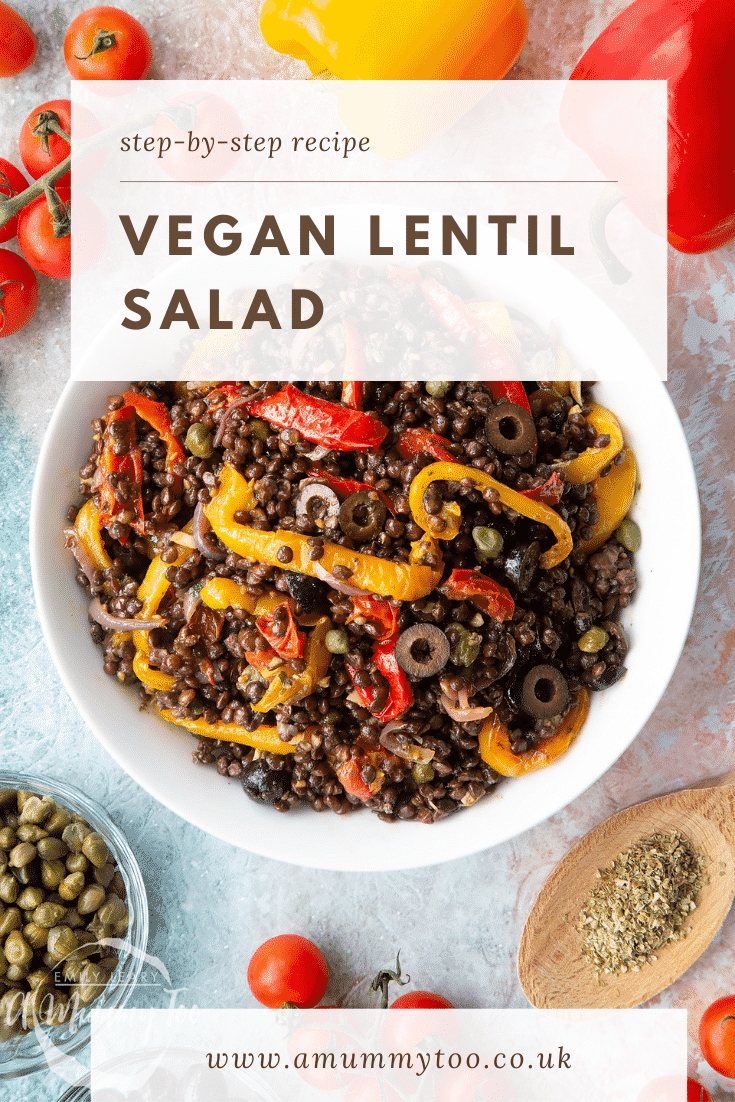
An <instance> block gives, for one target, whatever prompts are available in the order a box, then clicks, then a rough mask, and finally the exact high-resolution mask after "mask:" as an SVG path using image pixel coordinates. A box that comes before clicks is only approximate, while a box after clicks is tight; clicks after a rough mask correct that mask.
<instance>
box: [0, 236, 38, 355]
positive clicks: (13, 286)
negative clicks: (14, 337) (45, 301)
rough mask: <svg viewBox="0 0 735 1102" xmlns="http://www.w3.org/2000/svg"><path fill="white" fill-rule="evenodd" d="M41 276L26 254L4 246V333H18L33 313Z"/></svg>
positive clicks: (0, 322)
mask: <svg viewBox="0 0 735 1102" xmlns="http://www.w3.org/2000/svg"><path fill="white" fill-rule="evenodd" d="M37 302H38V280H37V279H36V276H35V273H34V272H33V270H32V269H31V268H29V266H28V264H26V262H25V260H24V259H23V257H22V256H18V254H17V253H14V252H11V251H10V249H0V337H9V336H11V334H13V333H17V332H18V330H19V329H22V328H23V326H24V325H27V324H28V322H29V321H30V320H31V318H32V317H33V315H34V313H35V312H36V303H37Z"/></svg>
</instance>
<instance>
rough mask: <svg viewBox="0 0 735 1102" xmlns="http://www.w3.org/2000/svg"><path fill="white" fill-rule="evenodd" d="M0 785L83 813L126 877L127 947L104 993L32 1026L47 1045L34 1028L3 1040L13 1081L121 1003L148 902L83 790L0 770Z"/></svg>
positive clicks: (53, 1059)
mask: <svg viewBox="0 0 735 1102" xmlns="http://www.w3.org/2000/svg"><path fill="white" fill-rule="evenodd" d="M0 788H16V789H19V790H20V791H22V792H33V793H36V794H38V795H39V796H50V797H51V798H52V799H54V800H56V801H57V803H58V804H59V805H60V806H61V807H64V808H66V809H67V810H68V811H71V812H73V813H77V814H79V815H82V816H83V817H84V818H85V819H86V820H87V822H88V823H89V824H90V826H92V827H94V829H95V830H96V831H98V832H99V833H100V834H101V835H102V837H103V838H104V839H105V842H107V845H108V846H109V848H110V851H111V853H112V855H113V857H114V858H115V861H116V863H117V867H118V869H119V870H120V872H121V873H122V877H123V880H124V881H125V888H126V893H127V898H126V902H127V904H128V910H129V915H130V918H129V923H128V929H127V933H126V935H125V940H126V942H127V945H126V946H125V948H122V949H120V951H119V953H120V955H119V963H118V966H117V968H116V969H115V971H114V972H113V973H112V975H111V976H110V981H109V983H108V984H107V986H106V987H105V989H104V992H103V994H102V995H100V996H99V997H98V998H96V999H95V1000H94V1001H93V1002H91V1003H90V1004H89V1006H87V1007H85V1008H84V1009H83V1010H82V1011H81V1012H79V1013H78V1014H77V1015H76V1016H75V1018H74V1019H73V1020H71V1021H70V1022H69V1023H67V1024H66V1025H62V1026H54V1027H52V1028H49V1027H47V1026H39V1027H37V1030H43V1033H44V1035H45V1042H46V1043H45V1044H44V1045H43V1048H42V1046H41V1043H40V1041H39V1039H38V1036H37V1030H34V1031H32V1032H30V1033H26V1034H24V1035H21V1036H18V1037H13V1038H11V1039H10V1040H9V1041H5V1042H4V1043H3V1045H2V1050H1V1053H0V1079H14V1078H17V1077H19V1076H21V1075H28V1074H30V1073H31V1072H34V1071H41V1070H43V1069H44V1068H51V1067H53V1066H54V1065H55V1064H58V1063H59V1062H61V1061H63V1060H64V1059H66V1058H67V1057H69V1056H71V1055H73V1054H74V1053H77V1052H79V1051H80V1049H82V1048H84V1047H85V1046H86V1045H87V1044H89V1039H90V1011H91V1010H92V1009H95V1010H97V1009H114V1008H116V1007H122V1006H124V1005H125V1003H126V1002H127V1001H128V999H129V997H130V994H131V992H132V990H133V987H134V986H135V983H136V981H137V979H138V976H139V975H140V970H141V968H142V966H143V963H144V953H145V948H146V945H147V943H148V901H147V898H146V891H145V885H144V883H143V877H142V875H141V872H140V868H139V866H138V862H137V861H136V859H135V856H134V855H133V851H132V850H131V848H130V846H129V845H128V842H127V840H126V838H125V836H124V835H123V834H122V832H121V831H120V830H119V829H118V828H117V827H116V826H115V824H114V823H113V821H112V819H111V818H110V817H109V815H108V814H107V812H106V811H105V810H104V809H103V808H102V807H100V805H99V804H97V803H95V802H94V800H92V799H90V797H89V796H87V795H85V793H84V792H80V791H79V789H78V788H74V787H72V785H70V784H67V783H66V782H65V781H57V780H53V779H50V778H48V777H35V776H31V774H29V773H16V772H12V771H9V770H2V771H0ZM44 1050H45V1051H44Z"/></svg>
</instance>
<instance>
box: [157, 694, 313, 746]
mask: <svg viewBox="0 0 735 1102" xmlns="http://www.w3.org/2000/svg"><path fill="white" fill-rule="evenodd" d="M156 708H157V710H158V713H159V715H161V716H163V718H164V719H165V720H167V722H168V723H175V724H176V725H177V727H186V729H187V731H191V733H192V735H199V736H200V737H201V738H217V739H221V740H222V741H223V742H239V743H241V744H242V745H243V746H252V747H253V748H254V749H255V750H263V751H264V752H266V753H268V754H293V752H294V749H295V747H294V746H292V745H291V744H290V743H289V742H282V741H281V739H280V737H279V734H278V731H277V729H276V728H275V727H270V726H268V725H266V724H261V725H260V727H256V728H255V730H254V731H246V730H245V728H244V727H239V726H238V725H237V724H236V723H222V722H221V721H218V722H217V723H207V721H206V720H204V719H195V718H194V717H193V716H187V717H186V719H175V718H174V716H172V715H171V712H170V711H169V710H168V709H167V708H159V707H158V705H156Z"/></svg>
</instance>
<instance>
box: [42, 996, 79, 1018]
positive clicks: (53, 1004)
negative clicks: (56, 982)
mask: <svg viewBox="0 0 735 1102" xmlns="http://www.w3.org/2000/svg"><path fill="white" fill-rule="evenodd" d="M47 1005H48V1009H47V1008H46V1007H47ZM72 1009H73V1007H72V1004H71V1003H70V1002H69V999H68V998H67V996H66V994H65V993H64V992H63V991H56V990H52V991H49V992H47V995H46V1000H45V1001H44V1009H43V1014H44V1017H43V1022H44V1023H45V1024H46V1025H63V1024H64V1022H65V1021H66V1020H67V1019H68V1017H69V1015H70V1013H71V1011H72Z"/></svg>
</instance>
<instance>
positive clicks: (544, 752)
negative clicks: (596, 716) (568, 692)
mask: <svg viewBox="0 0 735 1102" xmlns="http://www.w3.org/2000/svg"><path fill="white" fill-rule="evenodd" d="M589 710H590V695H589V693H588V692H587V690H586V689H580V692H579V699H578V701H577V703H576V704H575V705H574V707H573V708H572V709H571V711H569V712H567V714H566V715H565V716H564V718H563V719H562V721H561V723H560V724H559V726H558V727H557V728H556V730H555V731H554V733H553V735H552V736H551V738H548V739H544V740H543V742H540V743H539V744H538V746H534V747H533V749H531V750H526V751H525V752H524V753H523V754H514V753H513V751H512V750H511V748H510V731H509V730H508V728H507V727H506V726H505V724H504V723H502V722H501V721H500V720H499V719H498V717H497V715H495V714H494V713H493V715H491V716H488V718H487V719H486V720H485V722H484V723H483V725H482V728H481V730H480V734H479V735H478V742H479V748H480V757H481V758H482V760H483V761H484V762H486V763H487V765H489V766H491V768H493V769H494V770H495V771H496V773H500V775H501V776H502V777H520V776H521V775H522V774H523V773H533V772H535V771H536V770H537V769H544V768H545V767H546V766H547V765H551V763H552V761H554V760H555V758H558V757H560V755H561V754H563V753H564V752H565V751H566V750H568V749H569V747H570V746H571V744H572V741H573V739H574V738H575V737H576V736H577V735H578V734H579V732H580V730H581V729H582V725H583V723H584V721H585V720H586V718H587V713H588V712H589Z"/></svg>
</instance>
